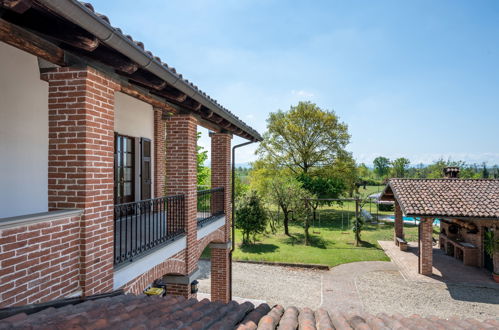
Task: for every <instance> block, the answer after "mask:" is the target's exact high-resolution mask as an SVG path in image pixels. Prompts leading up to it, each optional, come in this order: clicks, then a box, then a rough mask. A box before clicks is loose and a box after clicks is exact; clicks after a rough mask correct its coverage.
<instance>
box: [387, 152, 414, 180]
mask: <svg viewBox="0 0 499 330" xmlns="http://www.w3.org/2000/svg"><path fill="white" fill-rule="evenodd" d="M410 163H411V162H410V161H409V159H407V158H403V157H401V158H397V159H395V160H394V161H393V162H392V172H393V177H395V178H404V177H405V175H406V172H407V168H408V166H409V164H410Z"/></svg>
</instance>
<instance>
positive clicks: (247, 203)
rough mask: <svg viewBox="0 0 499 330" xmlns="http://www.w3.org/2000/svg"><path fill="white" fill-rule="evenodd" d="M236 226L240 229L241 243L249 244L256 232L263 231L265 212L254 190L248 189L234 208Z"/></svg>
mask: <svg viewBox="0 0 499 330" xmlns="http://www.w3.org/2000/svg"><path fill="white" fill-rule="evenodd" d="M235 225H236V228H238V229H241V231H242V234H243V245H244V244H251V243H252V241H251V238H250V235H251V236H252V237H253V242H254V240H255V236H256V235H257V234H260V233H263V232H264V231H265V229H266V227H267V213H266V211H265V208H264V207H263V204H262V202H261V200H260V198H259V197H258V195H257V193H256V192H255V191H250V192H248V193H247V194H246V195H244V196H243V197H242V198H241V199H240V201H239V202H238V206H237V209H236V219H235Z"/></svg>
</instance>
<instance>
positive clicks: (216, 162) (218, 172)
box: [211, 133, 232, 242]
mask: <svg viewBox="0 0 499 330" xmlns="http://www.w3.org/2000/svg"><path fill="white" fill-rule="evenodd" d="M231 140H232V135H231V134H226V133H213V134H211V186H212V187H213V188H218V187H224V191H225V205H224V210H225V219H226V228H225V229H226V230H225V242H228V241H229V240H230V223H231V219H230V216H231V207H230V198H231V166H230V163H231V150H230V144H231Z"/></svg>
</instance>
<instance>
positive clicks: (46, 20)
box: [2, 3, 99, 51]
mask: <svg viewBox="0 0 499 330" xmlns="http://www.w3.org/2000/svg"><path fill="white" fill-rule="evenodd" d="M2 18H3V19H5V20H6V21H9V22H11V23H13V24H15V25H19V26H21V27H24V28H27V29H30V30H33V31H36V33H39V34H41V35H42V36H46V37H48V38H51V39H54V40H57V41H59V42H63V43H65V44H67V45H70V46H73V47H76V48H79V49H84V50H86V51H93V50H94V49H96V48H97V46H98V45H99V39H98V38H97V37H96V36H94V35H92V34H91V33H89V32H87V31H86V30H84V29H82V28H80V27H79V26H77V25H74V24H72V23H71V22H69V21H67V20H65V19H63V18H60V17H59V16H56V15H53V14H51V13H49V12H47V11H45V10H44V9H43V7H41V6H40V5H39V4H37V3H33V4H32V6H31V8H29V10H26V11H25V12H24V13H23V14H22V15H20V14H18V13H16V12H14V11H6V12H5V13H3V16H2Z"/></svg>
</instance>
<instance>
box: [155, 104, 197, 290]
mask: <svg viewBox="0 0 499 330" xmlns="http://www.w3.org/2000/svg"><path fill="white" fill-rule="evenodd" d="M197 124H198V121H197V119H196V117H194V116H192V115H190V114H178V115H174V116H171V117H169V118H168V119H167V120H166V194H167V195H178V194H183V195H184V196H185V201H184V210H183V213H184V215H185V231H186V235H187V247H186V249H185V260H186V262H185V265H186V267H185V274H183V275H184V278H179V277H178V276H166V277H164V278H163V279H164V280H165V281H166V283H167V291H168V288H169V287H170V288H172V290H174V291H172V292H169V293H175V294H181V295H183V296H185V297H187V298H191V297H195V296H196V295H195V294H191V290H190V279H191V278H192V277H193V274H194V273H195V271H196V269H197V249H198V247H197V219H196V216H197V215H196V212H197V156H196V144H197ZM168 284H171V285H170V286H168Z"/></svg>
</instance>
